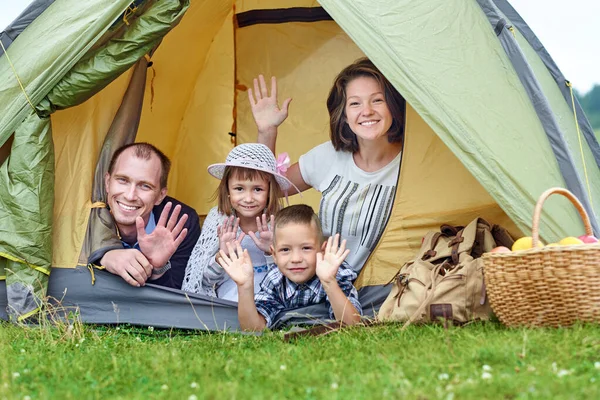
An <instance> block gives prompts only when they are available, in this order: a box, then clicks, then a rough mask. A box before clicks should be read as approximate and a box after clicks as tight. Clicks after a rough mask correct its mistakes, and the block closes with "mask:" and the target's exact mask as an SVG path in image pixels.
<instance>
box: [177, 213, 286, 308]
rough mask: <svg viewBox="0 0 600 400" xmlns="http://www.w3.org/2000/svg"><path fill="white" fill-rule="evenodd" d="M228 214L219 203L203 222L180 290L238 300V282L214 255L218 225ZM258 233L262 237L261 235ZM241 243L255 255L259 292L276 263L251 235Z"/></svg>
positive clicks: (256, 287) (255, 288) (253, 257)
mask: <svg viewBox="0 0 600 400" xmlns="http://www.w3.org/2000/svg"><path fill="white" fill-rule="evenodd" d="M225 218H227V216H225V215H223V214H220V213H219V212H218V211H217V207H213V208H212V209H211V210H210V211H209V213H208V215H207V216H206V219H205V220H204V224H203V225H202V233H201V234H200V238H199V239H198V242H197V243H196V246H195V247H194V250H192V254H191V255H190V259H189V260H188V264H187V267H186V269H185V277H184V278H183V285H182V287H181V290H184V291H186V292H191V293H198V294H203V295H207V296H212V297H219V298H221V299H226V300H232V301H237V300H238V293H237V285H236V284H235V282H233V281H232V280H231V278H229V276H228V275H227V273H226V272H225V270H224V269H223V267H221V266H220V265H219V264H218V263H217V262H216V261H215V255H216V254H217V252H218V251H219V236H218V235H217V227H218V226H219V225H221V224H222V223H223V222H224V220H225ZM240 230H241V229H240ZM257 236H259V237H260V235H257ZM241 245H242V248H244V249H247V250H248V253H249V254H250V258H251V259H252V266H253V267H254V291H255V293H256V292H258V290H259V289H260V284H261V282H262V280H263V279H264V277H265V276H266V275H267V272H268V271H270V269H271V268H273V267H274V266H275V264H274V262H273V258H272V257H271V256H266V255H265V254H264V253H263V251H262V250H260V249H259V248H258V247H256V244H254V241H253V240H252V238H251V237H250V236H249V235H246V236H245V237H244V238H243V239H242V242H241Z"/></svg>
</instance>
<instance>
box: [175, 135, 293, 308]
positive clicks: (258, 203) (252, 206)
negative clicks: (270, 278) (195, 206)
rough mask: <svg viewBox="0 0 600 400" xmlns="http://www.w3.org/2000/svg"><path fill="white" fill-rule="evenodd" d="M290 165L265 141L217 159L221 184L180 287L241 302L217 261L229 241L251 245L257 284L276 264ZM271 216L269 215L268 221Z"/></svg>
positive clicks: (212, 170)
mask: <svg viewBox="0 0 600 400" xmlns="http://www.w3.org/2000/svg"><path fill="white" fill-rule="evenodd" d="M285 169H286V166H285V164H284V163H283V162H279V163H278V162H277V161H276V160H275V157H274V156H273V153H272V152H271V150H269V148H268V147H267V146H265V145H263V144H258V143H246V144H241V145H239V146H237V147H235V148H234V149H233V150H231V152H230V153H229V155H228V156H227V159H226V160H225V163H221V164H213V165H211V166H209V167H208V172H209V173H210V174H211V175H212V176H214V177H215V178H217V179H221V183H220V184H219V187H218V188H217V191H216V193H215V197H217V199H218V206H217V207H213V208H212V209H211V210H210V212H209V213H208V215H207V216H206V220H205V221H204V224H203V226H202V233H201V235H200V238H199V239H198V242H197V243H196V246H195V247H194V250H193V251H192V254H191V256H190V259H189V261H188V265H187V268H186V270H185V278H184V280H183V286H182V288H181V289H182V290H184V291H187V292H192V293H199V294H204V295H208V296H213V297H219V298H221V299H226V300H232V301H237V298H238V295H237V285H236V284H235V282H233V281H232V280H231V279H230V278H229V276H228V275H227V274H226V273H225V270H224V269H223V268H222V267H221V266H220V265H219V264H218V263H217V260H216V259H215V256H218V253H219V250H222V251H223V252H225V254H228V251H227V243H230V244H232V245H235V242H239V243H240V244H241V246H242V248H244V249H247V250H248V252H249V253H250V257H251V259H252V265H253V266H254V288H255V290H256V291H258V290H259V289H260V283H261V282H262V280H263V278H264V277H265V275H266V274H267V271H268V270H269V269H270V268H271V266H273V265H274V263H273V258H272V257H271V254H270V253H269V252H270V246H271V243H272V242H273V233H272V231H271V226H272V225H273V218H274V217H273V216H274V215H275V212H276V211H277V210H279V209H280V208H281V203H280V199H279V197H280V195H281V194H280V193H281V192H284V193H287V191H288V190H289V189H290V187H291V186H293V184H292V183H291V182H290V181H289V180H288V179H287V178H286V177H285V176H283V172H284V171H285ZM267 215H270V218H269V221H267Z"/></svg>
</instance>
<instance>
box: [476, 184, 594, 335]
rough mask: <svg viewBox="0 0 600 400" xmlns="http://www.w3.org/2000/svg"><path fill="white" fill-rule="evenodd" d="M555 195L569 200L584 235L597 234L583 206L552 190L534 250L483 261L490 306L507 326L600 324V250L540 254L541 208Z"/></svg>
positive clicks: (556, 249)
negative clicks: (583, 228)
mask: <svg viewBox="0 0 600 400" xmlns="http://www.w3.org/2000/svg"><path fill="white" fill-rule="evenodd" d="M552 194H561V195H563V196H565V197H566V198H567V199H569V200H570V201H571V202H572V203H573V205H574V206H575V207H576V208H577V211H579V214H580V215H581V218H582V219H583V223H584V225H585V232H586V235H592V234H593V233H592V228H591V226H590V220H589V217H588V215H587V213H586V212H585V210H584V209H583V206H582V205H581V203H580V202H579V200H577V198H576V197H575V196H574V195H573V194H572V193H571V192H569V191H568V190H566V189H562V188H553V189H549V190H547V191H546V192H544V193H543V194H542V195H541V196H540V198H539V200H538V202H537V204H536V206H535V211H534V213H533V226H532V238H533V248H532V249H529V250H523V251H516V252H511V253H486V254H484V255H483V263H484V275H485V283H486V290H487V294H488V296H489V300H490V304H491V306H492V309H493V310H494V312H495V314H496V315H497V316H498V318H499V319H500V321H501V322H502V323H504V324H505V325H507V326H519V325H526V326H552V327H557V326H567V325H571V324H573V323H574V322H575V321H587V322H600V244H598V243H594V244H583V245H572V246H555V247H552V246H551V247H548V246H547V247H541V248H536V247H537V243H538V242H539V220H540V214H541V211H542V206H543V204H544V201H545V200H546V199H547V198H548V197H549V196H550V195H552Z"/></svg>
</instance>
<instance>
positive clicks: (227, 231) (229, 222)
mask: <svg viewBox="0 0 600 400" xmlns="http://www.w3.org/2000/svg"><path fill="white" fill-rule="evenodd" d="M239 225H240V219H239V218H235V217H234V216H233V215H232V216H230V217H227V218H226V219H225V221H224V222H223V225H219V226H218V227H217V235H218V236H219V249H220V250H221V251H223V252H225V254H229V248H228V247H227V243H231V244H232V245H233V243H234V242H235V241H236V240H237V241H238V242H239V243H241V242H242V239H243V238H244V236H246V234H245V233H244V232H241V233H240V235H239V236H238V235H237V233H238V227H239Z"/></svg>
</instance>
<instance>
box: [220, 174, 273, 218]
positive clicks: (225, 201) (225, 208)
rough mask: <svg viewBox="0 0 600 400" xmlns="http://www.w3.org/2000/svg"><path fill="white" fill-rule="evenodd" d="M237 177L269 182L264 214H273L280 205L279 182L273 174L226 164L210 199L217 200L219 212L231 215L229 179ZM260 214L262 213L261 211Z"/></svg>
mask: <svg viewBox="0 0 600 400" xmlns="http://www.w3.org/2000/svg"><path fill="white" fill-rule="evenodd" d="M230 178H238V179H244V180H258V179H260V180H263V181H267V182H268V183H269V196H268V197H267V205H266V211H265V214H267V216H270V215H275V214H276V213H277V211H279V210H280V209H281V207H282V203H281V198H280V197H279V192H280V190H279V184H278V183H277V180H275V176H274V175H273V174H270V173H268V172H263V171H259V170H256V169H251V168H243V167H231V166H226V167H225V171H224V172H223V178H221V183H219V187H218V188H217V190H216V191H215V194H214V195H213V197H212V199H211V201H214V200H215V199H217V200H218V203H217V204H218V208H219V212H220V213H222V214H225V215H232V214H233V211H234V210H233V208H232V207H231V201H229V185H228V183H229V179H230ZM261 214H262V213H261Z"/></svg>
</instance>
